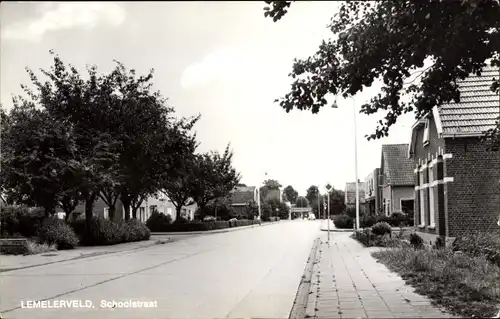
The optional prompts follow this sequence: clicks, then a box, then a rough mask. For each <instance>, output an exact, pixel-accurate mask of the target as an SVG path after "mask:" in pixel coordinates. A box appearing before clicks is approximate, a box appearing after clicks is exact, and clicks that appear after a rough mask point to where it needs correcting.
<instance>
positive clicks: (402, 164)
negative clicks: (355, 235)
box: [380, 144, 415, 216]
mask: <svg viewBox="0 0 500 319" xmlns="http://www.w3.org/2000/svg"><path fill="white" fill-rule="evenodd" d="M413 169H414V167H413V161H412V160H410V159H408V144H385V145H382V156H381V161H380V175H382V176H383V177H382V181H381V186H382V209H383V211H384V214H385V215H386V216H390V215H391V214H392V213H407V214H413V210H414V207H413V206H414V196H415V194H414V189H415V180H414V178H413Z"/></svg>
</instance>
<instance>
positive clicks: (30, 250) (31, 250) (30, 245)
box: [24, 240, 57, 255]
mask: <svg viewBox="0 0 500 319" xmlns="http://www.w3.org/2000/svg"><path fill="white" fill-rule="evenodd" d="M24 246H25V253H24V254H25V255H38V254H43V253H48V252H52V251H57V245H56V244H52V245H49V244H45V243H41V244H40V243H37V242H36V241H33V240H27V241H26V243H25V245H24Z"/></svg>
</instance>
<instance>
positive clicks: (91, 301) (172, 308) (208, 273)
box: [0, 220, 320, 319]
mask: <svg viewBox="0 0 500 319" xmlns="http://www.w3.org/2000/svg"><path fill="white" fill-rule="evenodd" d="M319 235H320V221H307V220H296V221H283V222H280V223H277V224H274V225H269V226H263V227H255V228H250V229H244V230H238V231H233V232H228V233H220V234H212V235H202V236H196V237H191V238H187V239H185V240H180V241H177V242H173V243H168V244H164V245H159V246H154V247H152V248H147V249H143V250H137V251H130V252H123V253H119V254H112V255H104V256H97V257H90V258H85V259H80V260H75V261H67V262H61V263H56V264H51V265H46V266H41V267H35V268H29V269H21V270H15V271H9V272H5V273H0V283H1V286H0V309H1V310H0V313H2V316H3V318H16V319H17V318H19V319H22V318H30V319H36V318H56V319H57V318H75V319H76V318H95V319H97V318H106V319H112V318H288V316H289V313H290V310H291V308H292V305H293V301H294V299H295V295H296V293H297V288H298V286H299V283H300V280H301V276H302V274H303V271H304V267H305V265H306V262H307V258H308V256H309V253H310V250H311V247H312V244H313V241H314V239H315V238H316V237H318V236H319ZM39 300H47V301H46V302H45V303H40V305H42V306H45V307H47V306H58V307H59V308H51V309H50V308H44V309H40V308H38V309H36V308H26V307H33V306H36V304H35V303H34V302H35V301H39ZM102 301H106V302H107V304H106V305H107V306H109V305H112V304H113V302H115V303H116V304H114V305H115V307H114V308H102V307H101V306H102ZM137 301H142V304H141V305H142V308H120V306H127V304H129V305H132V306H139V303H138V302H137ZM66 302H72V303H73V305H75V304H74V303H76V304H77V305H81V306H83V307H82V308H74V307H72V308H60V307H62V306H63V303H66ZM57 303H59V305H58V304H57ZM146 305H149V306H152V308H144V306H146ZM155 306H156V307H155ZM86 307H88V308H86Z"/></svg>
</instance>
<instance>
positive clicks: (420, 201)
mask: <svg viewBox="0 0 500 319" xmlns="http://www.w3.org/2000/svg"><path fill="white" fill-rule="evenodd" d="M418 174H420V175H419V179H420V196H419V197H420V198H419V199H418V204H419V205H418V208H419V212H418V214H419V216H420V227H425V209H424V188H423V185H424V170H421V171H419V172H418Z"/></svg>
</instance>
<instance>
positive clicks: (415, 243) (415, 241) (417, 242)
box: [410, 233, 424, 249]
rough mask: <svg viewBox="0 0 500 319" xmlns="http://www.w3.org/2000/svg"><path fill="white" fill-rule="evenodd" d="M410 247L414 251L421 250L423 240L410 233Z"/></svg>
mask: <svg viewBox="0 0 500 319" xmlns="http://www.w3.org/2000/svg"><path fill="white" fill-rule="evenodd" d="M410 245H411V246H412V247H413V248H415V249H421V248H423V247H424V240H423V239H422V237H420V236H419V235H417V234H416V233H412V234H411V235H410Z"/></svg>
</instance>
